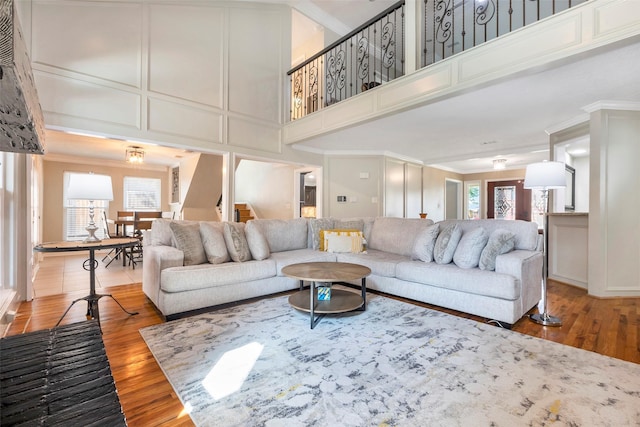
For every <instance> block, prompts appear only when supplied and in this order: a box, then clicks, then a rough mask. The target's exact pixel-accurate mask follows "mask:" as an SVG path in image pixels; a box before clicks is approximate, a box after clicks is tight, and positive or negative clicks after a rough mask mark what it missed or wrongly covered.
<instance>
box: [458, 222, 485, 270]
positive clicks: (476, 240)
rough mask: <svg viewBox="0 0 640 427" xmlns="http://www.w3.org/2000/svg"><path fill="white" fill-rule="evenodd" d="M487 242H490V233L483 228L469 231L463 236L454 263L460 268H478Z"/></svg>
mask: <svg viewBox="0 0 640 427" xmlns="http://www.w3.org/2000/svg"><path fill="white" fill-rule="evenodd" d="M487 240H489V233H488V232H487V230H485V229H484V228H482V227H478V228H474V229H473V230H469V231H467V232H466V233H464V234H463V235H462V238H461V239H460V242H459V243H458V247H457V248H456V252H455V253H454V254H453V262H454V263H455V264H456V265H457V266H458V267H460V268H474V267H477V266H478V262H479V261H480V254H481V253H482V250H483V249H484V247H485V246H486V245H487Z"/></svg>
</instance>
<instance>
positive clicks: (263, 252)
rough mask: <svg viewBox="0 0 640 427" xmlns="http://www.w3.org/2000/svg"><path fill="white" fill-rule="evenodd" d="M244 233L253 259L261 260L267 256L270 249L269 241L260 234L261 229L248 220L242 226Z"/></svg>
mask: <svg viewBox="0 0 640 427" xmlns="http://www.w3.org/2000/svg"><path fill="white" fill-rule="evenodd" d="M244 235H245V237H246V238H247V243H248V244H249V250H250V251H251V256H252V257H253V259H257V260H262V259H267V258H269V255H271V251H270V250H269V243H268V242H267V239H266V237H264V235H263V234H262V231H260V229H259V228H258V227H257V226H256V223H255V222H253V221H248V222H247V225H246V226H245V227H244Z"/></svg>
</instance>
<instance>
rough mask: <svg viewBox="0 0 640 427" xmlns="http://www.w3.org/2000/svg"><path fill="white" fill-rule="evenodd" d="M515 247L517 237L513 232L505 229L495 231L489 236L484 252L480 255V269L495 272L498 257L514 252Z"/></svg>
mask: <svg viewBox="0 0 640 427" xmlns="http://www.w3.org/2000/svg"><path fill="white" fill-rule="evenodd" d="M514 246H515V236H514V234H513V233H512V232H510V231H508V230H504V229H497V230H494V231H493V233H491V235H490V236H489V240H488V242H487V244H486V246H485V248H484V250H483V251H482V253H481V254H480V260H479V267H480V269H481V270H489V271H493V270H495V269H496V258H497V257H498V255H502V254H506V253H507V252H510V251H512V250H513V248H514Z"/></svg>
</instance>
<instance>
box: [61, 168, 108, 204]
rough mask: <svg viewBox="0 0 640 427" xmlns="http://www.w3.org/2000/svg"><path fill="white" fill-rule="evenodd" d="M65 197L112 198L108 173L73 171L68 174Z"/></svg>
mask: <svg viewBox="0 0 640 427" xmlns="http://www.w3.org/2000/svg"><path fill="white" fill-rule="evenodd" d="M67 199H70V200H113V187H112V185H111V177H110V176H109V175H96V174H93V173H91V174H80V173H73V174H71V175H70V176H69V187H68V188H67Z"/></svg>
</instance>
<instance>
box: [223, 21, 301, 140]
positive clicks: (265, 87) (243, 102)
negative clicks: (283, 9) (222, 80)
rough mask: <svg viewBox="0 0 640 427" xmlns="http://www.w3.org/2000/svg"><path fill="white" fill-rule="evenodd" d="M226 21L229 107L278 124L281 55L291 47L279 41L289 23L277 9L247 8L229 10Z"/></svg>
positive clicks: (281, 91) (282, 77)
mask: <svg viewBox="0 0 640 427" xmlns="http://www.w3.org/2000/svg"><path fill="white" fill-rule="evenodd" d="M229 21H230V22H229V64H228V67H229V110H230V111H232V112H240V113H242V114H243V115H249V116H252V117H255V118H258V119H262V120H267V121H269V122H273V123H282V117H283V113H282V105H283V101H282V100H283V95H284V89H283V84H282V82H283V80H284V78H285V74H286V71H287V70H285V69H284V68H283V62H284V61H283V59H284V58H283V56H282V55H284V54H285V53H286V52H289V51H290V50H291V48H290V46H288V47H286V48H285V46H283V45H282V41H283V40H286V39H287V37H284V36H283V32H287V31H290V29H289V28H290V24H289V23H288V22H285V20H284V19H283V14H282V13H280V12H278V11H268V10H248V9H230V17H229ZM289 56H290V55H289ZM232 143H234V144H237V143H238V141H232ZM240 143H241V144H242V142H240Z"/></svg>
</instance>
